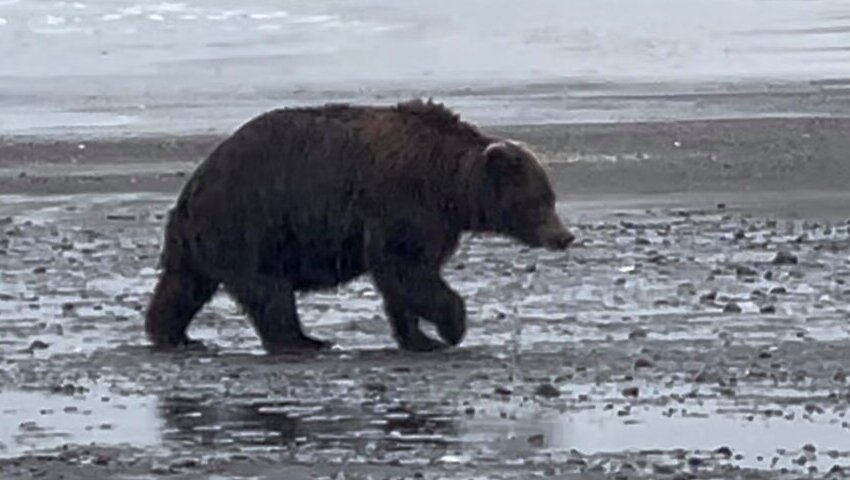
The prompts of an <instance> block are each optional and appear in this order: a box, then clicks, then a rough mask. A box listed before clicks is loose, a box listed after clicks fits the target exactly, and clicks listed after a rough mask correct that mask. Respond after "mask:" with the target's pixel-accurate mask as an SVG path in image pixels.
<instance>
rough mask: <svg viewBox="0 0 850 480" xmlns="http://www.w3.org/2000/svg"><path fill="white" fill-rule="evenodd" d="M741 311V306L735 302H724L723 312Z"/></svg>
mask: <svg viewBox="0 0 850 480" xmlns="http://www.w3.org/2000/svg"><path fill="white" fill-rule="evenodd" d="M743 311H744V310H743V309H742V308H741V306H740V305H738V304H737V303H735V302H729V303H727V304H726V306H725V307H723V312H724V313H741V312H743Z"/></svg>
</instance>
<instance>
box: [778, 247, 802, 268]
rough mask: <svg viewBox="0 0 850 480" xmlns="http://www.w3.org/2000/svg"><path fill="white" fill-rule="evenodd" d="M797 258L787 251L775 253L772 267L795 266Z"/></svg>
mask: <svg viewBox="0 0 850 480" xmlns="http://www.w3.org/2000/svg"><path fill="white" fill-rule="evenodd" d="M797 261H798V260H797V256H796V255H794V254H793V253H791V252H789V251H787V250H780V251H779V252H777V253H776V256H775V257H773V262H772V263H773V264H774V265H796V264H797Z"/></svg>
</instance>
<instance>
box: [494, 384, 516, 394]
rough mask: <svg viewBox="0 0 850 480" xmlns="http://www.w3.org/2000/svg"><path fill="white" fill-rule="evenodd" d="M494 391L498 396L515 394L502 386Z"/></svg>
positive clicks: (498, 386)
mask: <svg viewBox="0 0 850 480" xmlns="http://www.w3.org/2000/svg"><path fill="white" fill-rule="evenodd" d="M493 391H494V392H495V393H496V394H498V395H510V394H511V393H513V391H512V390H511V389H510V388H508V387H504V386H502V385H497V386H496V388H494V389H493Z"/></svg>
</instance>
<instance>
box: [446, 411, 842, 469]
mask: <svg viewBox="0 0 850 480" xmlns="http://www.w3.org/2000/svg"><path fill="white" fill-rule="evenodd" d="M672 410H673V411H675V410H676V409H672ZM673 411H671V410H666V409H659V408H653V407H641V408H634V409H630V410H629V409H627V407H626V408H623V406H618V407H614V408H612V409H610V410H601V409H587V410H578V411H572V412H569V413H564V414H561V415H559V416H556V417H553V418H550V419H546V420H530V421H527V420H514V421H510V420H505V419H476V420H468V421H465V422H464V424H463V427H462V430H463V438H464V439H465V441H466V442H468V443H473V444H481V443H483V442H489V443H493V444H496V445H499V444H510V445H513V446H512V450H517V447H516V445H517V444H520V445H522V446H524V447H525V449H526V450H531V449H532V447H531V446H530V445H532V444H533V445H534V446H535V447H537V448H539V449H543V450H546V451H550V452H552V451H572V450H576V451H578V452H581V454H583V455H597V454H602V455H611V454H623V453H626V452H632V453H637V452H644V453H646V452H653V451H655V452H656V453H658V454H660V455H662V456H664V455H668V456H672V454H673V453H674V452H676V451H683V450H684V451H689V452H691V454H689V455H693V456H710V455H712V454H713V453H714V452H716V451H717V450H718V449H720V448H722V447H725V448H728V449H729V450H730V451H731V452H732V459H730V461H732V462H734V464H735V465H738V466H740V467H747V468H756V469H766V468H777V469H778V468H783V467H784V468H788V469H790V470H798V469H800V468H801V467H802V465H805V466H806V468H808V467H809V466H816V467H817V468H818V469H821V471H825V470H828V469H829V468H831V467H832V466H833V465H836V464H839V465H842V466H844V465H850V450H848V441H847V439H848V438H850V425H848V424H847V422H844V421H842V420H841V419H839V418H835V417H832V416H830V415H821V416H819V417H818V418H809V419H804V418H803V417H804V415H801V414H797V415H795V416H794V417H795V418H794V419H788V418H784V417H766V416H763V415H762V416H759V415H755V416H750V415H735V414H728V413H718V412H716V411H715V409H712V408H701V409H700V411H691V410H684V409H683V410H681V411H675V412H673ZM811 447H814V449H812V448H811ZM520 448H522V447H520ZM801 457H805V462H802V460H801ZM801 462H802V463H801Z"/></svg>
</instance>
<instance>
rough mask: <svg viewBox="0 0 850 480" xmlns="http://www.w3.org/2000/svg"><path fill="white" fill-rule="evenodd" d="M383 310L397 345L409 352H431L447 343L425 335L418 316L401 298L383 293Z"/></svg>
mask: <svg viewBox="0 0 850 480" xmlns="http://www.w3.org/2000/svg"><path fill="white" fill-rule="evenodd" d="M384 311H385V312H386V313H387V317H388V318H389V321H390V325H391V326H392V330H393V338H395V341H396V343H398V346H399V347H400V348H401V349H403V350H409V351H411V352H433V351H436V350H443V349H445V348H446V347H447V345H446V344H445V343H443V342H440V341H438V340H434V339H433V338H431V337H429V336H428V335H425V333H424V332H422V330H420V329H419V317H417V316H416V315H414V314H413V313H412V312H411V311H410V310H409V309H408V308H406V307H405V306H404V304H403V300H401V299H398V298H395V297H393V296H392V294H390V295H387V294H384Z"/></svg>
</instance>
